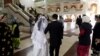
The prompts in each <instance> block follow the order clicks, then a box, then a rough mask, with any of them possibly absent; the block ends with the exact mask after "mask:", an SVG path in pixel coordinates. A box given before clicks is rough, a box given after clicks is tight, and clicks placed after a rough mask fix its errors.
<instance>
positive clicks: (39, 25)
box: [31, 15, 48, 39]
mask: <svg viewBox="0 0 100 56" xmlns="http://www.w3.org/2000/svg"><path fill="white" fill-rule="evenodd" d="M47 24H48V21H47V19H46V17H45V16H43V15H39V17H38V20H37V22H36V23H35V25H34V27H33V31H32V36H31V39H34V37H35V34H36V31H40V32H44V30H45V28H46V27H47Z"/></svg>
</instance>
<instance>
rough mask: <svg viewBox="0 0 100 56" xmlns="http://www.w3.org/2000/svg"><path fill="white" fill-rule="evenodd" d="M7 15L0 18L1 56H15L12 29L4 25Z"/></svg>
mask: <svg viewBox="0 0 100 56" xmlns="http://www.w3.org/2000/svg"><path fill="white" fill-rule="evenodd" d="M5 17H6V14H4V15H3V17H2V18H0V56H13V46H12V39H11V31H10V28H9V27H8V26H7V25H6V24H5V23H4V20H5Z"/></svg>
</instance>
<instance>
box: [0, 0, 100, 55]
mask: <svg viewBox="0 0 100 56" xmlns="http://www.w3.org/2000/svg"><path fill="white" fill-rule="evenodd" d="M31 10H33V11H31ZM99 10H100V1H99V0H30V1H29V0H0V16H2V13H7V14H8V18H9V19H7V20H6V23H10V22H11V21H13V19H11V18H17V21H18V23H19V24H20V26H19V29H20V39H21V42H20V46H19V48H18V49H15V50H14V56H32V54H33V53H32V50H33V44H32V40H31V38H30V37H31V34H30V23H29V19H30V16H32V20H33V22H32V26H34V24H35V22H34V19H35V16H36V14H37V13H41V14H44V15H46V16H47V17H48V18H49V20H50V21H52V18H51V16H52V15H53V14H54V13H56V14H58V16H62V17H63V24H64V35H63V39H62V45H61V47H60V52H59V53H60V54H59V56H77V50H76V48H77V42H78V33H79V28H78V26H77V25H76V19H77V17H78V16H79V15H81V16H82V15H83V14H86V15H87V16H88V17H89V18H90V20H91V24H92V28H93V27H94V25H95V19H94V16H95V14H100V11H99ZM59 19H60V18H58V20H59ZM74 33H76V34H77V35H75V34H74ZM46 36H47V37H48V38H49V34H47V35H46ZM91 39H92V34H91ZM89 53H90V54H89V56H91V53H92V51H91V49H90V52H89Z"/></svg>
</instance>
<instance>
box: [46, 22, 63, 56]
mask: <svg viewBox="0 0 100 56" xmlns="http://www.w3.org/2000/svg"><path fill="white" fill-rule="evenodd" d="M48 31H49V33H50V56H54V54H53V51H54V50H55V56H59V49H60V45H61V43H62V41H61V39H62V38H63V25H62V23H60V22H59V21H52V22H51V23H49V24H48V26H47V28H46V30H45V33H47V32H48Z"/></svg>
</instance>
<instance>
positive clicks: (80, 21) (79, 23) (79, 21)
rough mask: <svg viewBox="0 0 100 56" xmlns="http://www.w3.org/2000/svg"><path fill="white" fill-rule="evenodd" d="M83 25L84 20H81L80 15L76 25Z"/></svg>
mask: <svg viewBox="0 0 100 56" xmlns="http://www.w3.org/2000/svg"><path fill="white" fill-rule="evenodd" d="M81 23H82V18H81V15H79V17H78V18H77V19H76V24H77V25H78V26H79V27H80V25H81Z"/></svg>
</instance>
